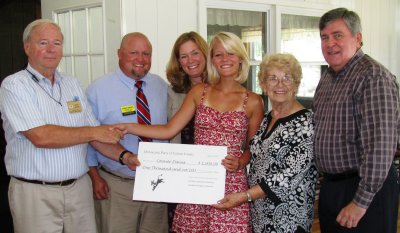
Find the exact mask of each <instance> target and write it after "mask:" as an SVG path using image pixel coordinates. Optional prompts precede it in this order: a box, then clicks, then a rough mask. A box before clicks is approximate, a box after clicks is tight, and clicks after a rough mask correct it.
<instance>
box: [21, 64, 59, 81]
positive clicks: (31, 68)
mask: <svg viewBox="0 0 400 233" xmlns="http://www.w3.org/2000/svg"><path fill="white" fill-rule="evenodd" d="M26 69H27V70H28V71H29V72H30V73H28V74H29V76H32V74H33V75H34V76H35V78H36V79H37V80H38V81H37V82H41V81H42V80H44V81H45V82H49V83H50V80H49V79H48V78H46V77H45V76H43V75H42V74H41V73H40V72H39V71H37V70H35V69H34V68H33V67H32V66H31V65H30V64H29V63H28V66H27V67H26ZM61 79H62V76H61V75H60V73H59V72H58V71H57V70H56V71H55V72H54V83H59V82H61Z"/></svg>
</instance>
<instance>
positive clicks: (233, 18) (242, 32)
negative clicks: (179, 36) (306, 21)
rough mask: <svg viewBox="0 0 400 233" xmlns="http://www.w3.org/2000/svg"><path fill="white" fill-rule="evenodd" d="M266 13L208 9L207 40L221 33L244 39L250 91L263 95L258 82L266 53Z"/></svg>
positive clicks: (247, 84)
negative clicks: (258, 73)
mask: <svg viewBox="0 0 400 233" xmlns="http://www.w3.org/2000/svg"><path fill="white" fill-rule="evenodd" d="M265 15H266V13H265V12H258V11H243V10H228V9H214V8H208V9H207V40H208V42H209V41H210V40H211V38H212V36H213V35H215V34H216V33H218V32H220V31H227V32H232V33H234V34H236V35H237V36H238V37H239V38H241V39H242V41H243V43H244V45H245V47H246V50H247V53H248V55H249V57H250V61H251V67H250V71H249V78H248V80H247V83H246V84H245V85H246V86H247V88H248V89H250V90H252V91H255V92H257V93H259V94H261V90H260V88H259V86H258V82H257V72H258V65H259V63H260V62H261V59H262V56H263V54H264V53H265V48H266V46H265V43H266V42H265V41H266V39H265V30H266V21H265V18H266V16H265Z"/></svg>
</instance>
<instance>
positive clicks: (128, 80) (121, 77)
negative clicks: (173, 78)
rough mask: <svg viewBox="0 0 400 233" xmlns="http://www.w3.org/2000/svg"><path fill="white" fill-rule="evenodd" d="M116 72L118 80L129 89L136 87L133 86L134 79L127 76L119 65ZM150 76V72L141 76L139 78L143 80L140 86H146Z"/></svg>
mask: <svg viewBox="0 0 400 233" xmlns="http://www.w3.org/2000/svg"><path fill="white" fill-rule="evenodd" d="M116 73H117V75H118V78H119V80H121V82H122V83H124V84H125V85H126V86H127V87H128V88H129V89H134V88H135V89H136V87H135V83H136V80H134V79H132V78H131V77H129V76H126V75H125V74H124V72H122V70H121V69H120V68H119V67H118V68H117V70H116ZM150 78H151V76H150V74H149V73H147V74H146V75H145V76H144V77H143V78H141V79H139V80H141V81H143V84H142V85H143V86H142V87H146V85H147V82H148V81H149V79H150Z"/></svg>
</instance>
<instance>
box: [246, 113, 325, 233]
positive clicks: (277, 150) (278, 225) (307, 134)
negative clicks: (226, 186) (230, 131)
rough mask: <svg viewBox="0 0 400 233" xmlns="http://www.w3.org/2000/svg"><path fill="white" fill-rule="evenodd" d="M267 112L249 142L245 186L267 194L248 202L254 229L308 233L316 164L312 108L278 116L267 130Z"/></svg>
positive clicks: (311, 214) (270, 231) (311, 216)
mask: <svg viewBox="0 0 400 233" xmlns="http://www.w3.org/2000/svg"><path fill="white" fill-rule="evenodd" d="M270 121H271V112H269V113H266V114H265V116H264V120H263V122H262V123H261V126H260V129H259V130H258V131H257V133H256V135H255V136H254V138H253V139H252V140H251V142H250V151H251V161H250V171H249V175H248V178H249V185H250V186H254V185H257V184H259V185H260V187H261V188H262V189H263V191H264V192H265V193H266V195H267V197H265V198H261V199H258V200H255V201H254V202H253V203H252V205H251V215H252V223H253V230H254V232H268V233H272V232H274V233H291V232H310V231H311V227H312V221H313V210H314V208H313V207H314V195H315V185H316V182H317V175H318V172H317V168H316V166H315V161H314V153H313V134H314V129H313V123H312V113H311V112H310V111H309V110H306V109H303V110H300V111H298V112H296V113H294V114H292V115H289V116H287V117H285V118H281V119H279V120H278V121H277V122H276V123H275V125H274V126H272V128H271V130H270V132H268V133H267V127H268V124H269V122H270Z"/></svg>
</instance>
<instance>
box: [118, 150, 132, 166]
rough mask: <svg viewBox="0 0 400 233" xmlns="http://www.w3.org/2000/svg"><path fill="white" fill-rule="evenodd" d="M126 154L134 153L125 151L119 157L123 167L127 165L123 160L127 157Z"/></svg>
mask: <svg viewBox="0 0 400 233" xmlns="http://www.w3.org/2000/svg"><path fill="white" fill-rule="evenodd" d="M126 153H132V152H130V151H129V150H124V151H122V152H121V154H120V155H119V159H118V160H119V163H120V164H121V165H125V163H124V161H123V159H124V155H125V154H126Z"/></svg>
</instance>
